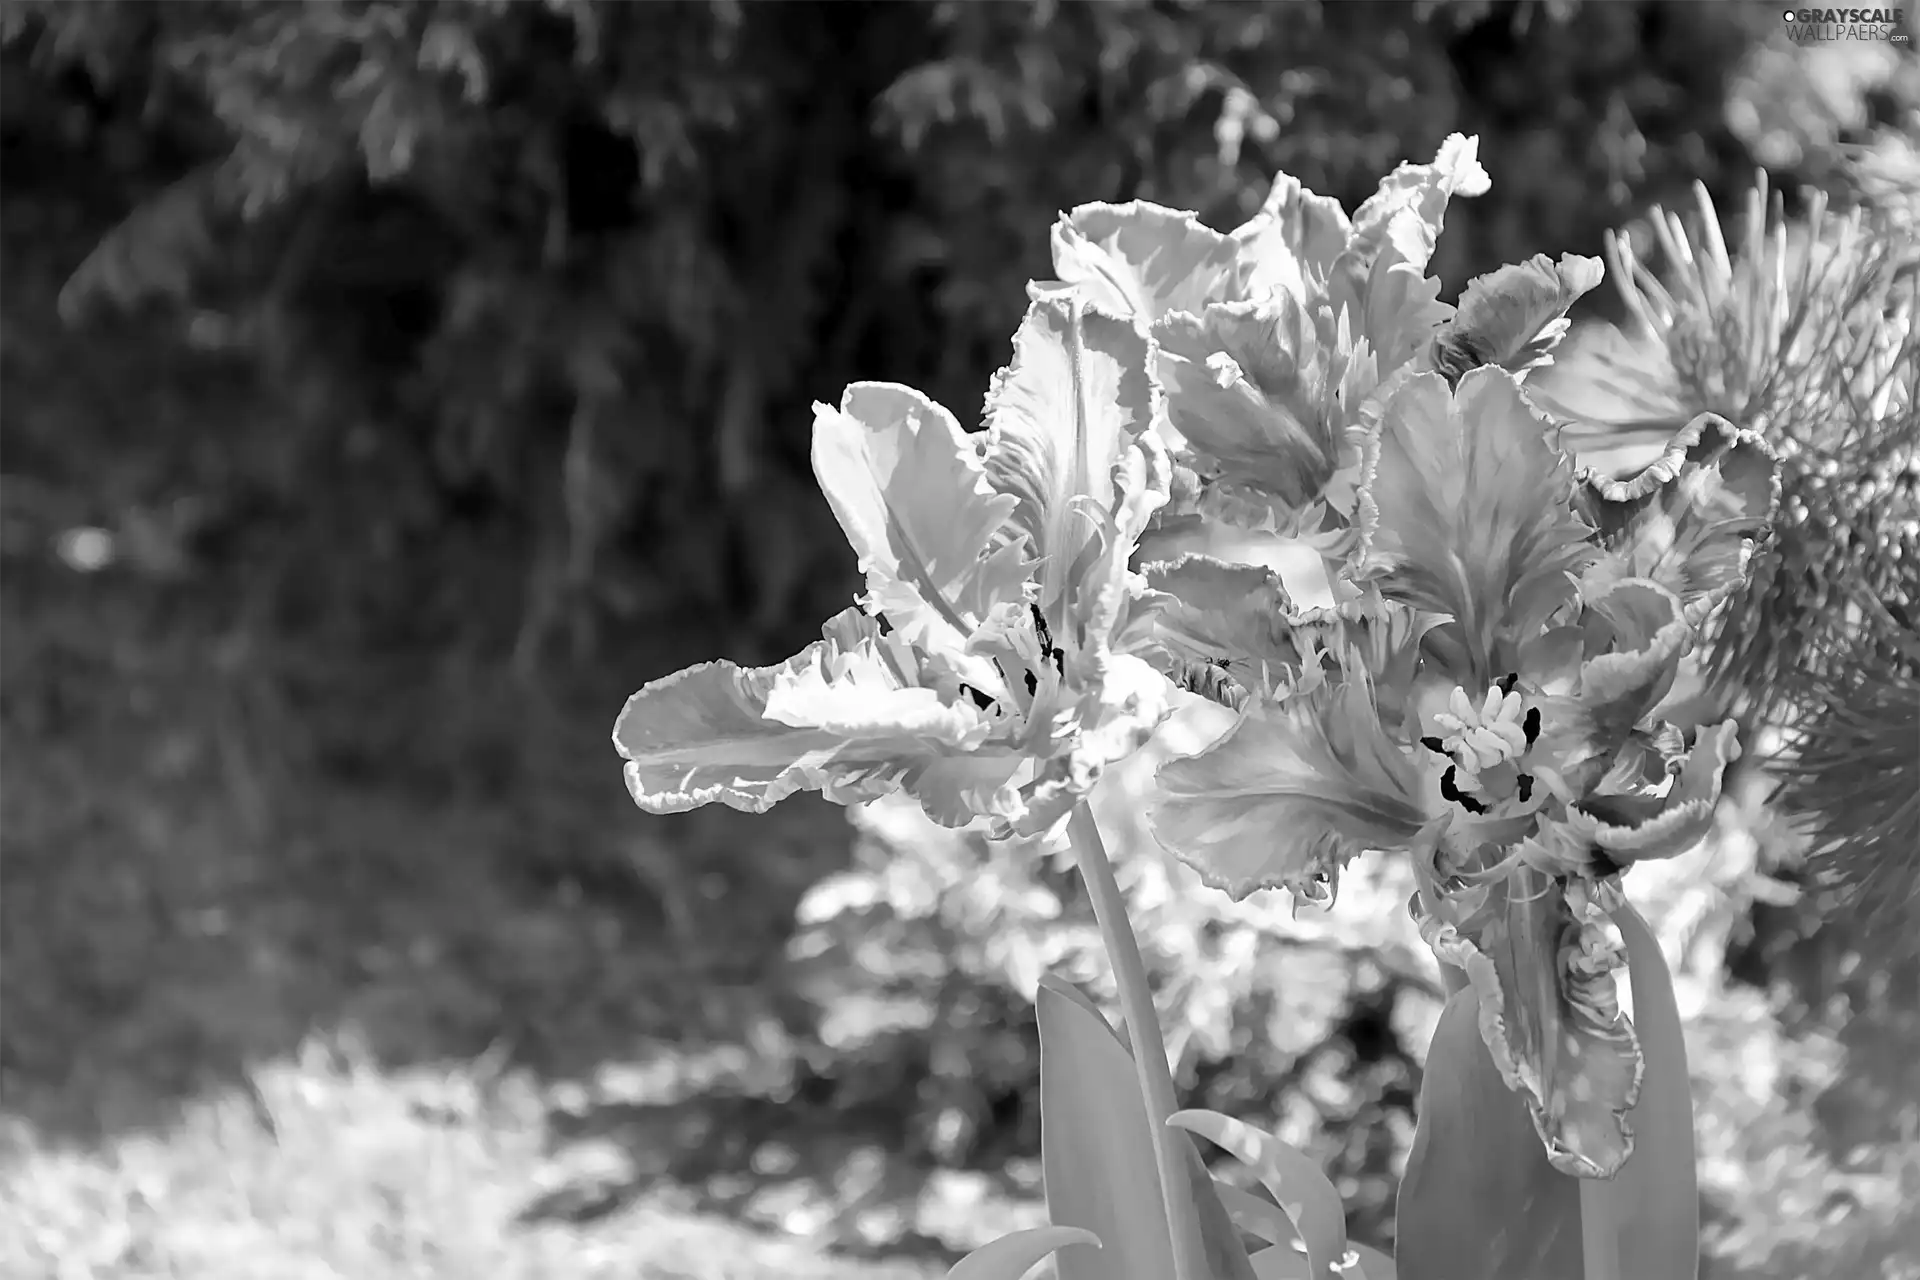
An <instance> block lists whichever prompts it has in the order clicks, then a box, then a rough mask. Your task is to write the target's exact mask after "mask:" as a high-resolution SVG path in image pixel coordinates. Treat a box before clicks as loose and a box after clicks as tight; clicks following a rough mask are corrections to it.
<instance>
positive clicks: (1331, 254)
mask: <svg viewBox="0 0 1920 1280" xmlns="http://www.w3.org/2000/svg"><path fill="white" fill-rule="evenodd" d="M1351 232H1352V224H1350V223H1349V222H1348V221H1347V212H1346V210H1344V209H1342V208H1341V207H1340V202H1339V201H1338V200H1335V199H1334V198H1333V197H1332V196H1321V195H1315V194H1314V193H1313V192H1311V191H1309V190H1307V189H1306V188H1305V187H1303V186H1301V185H1300V180H1299V179H1298V178H1295V177H1293V176H1291V175H1289V174H1285V173H1281V174H1276V175H1274V179H1273V186H1272V188H1270V189H1269V190H1268V192H1267V198H1266V201H1265V203H1263V204H1262V205H1261V206H1260V212H1259V213H1257V214H1255V215H1254V216H1253V217H1252V218H1250V219H1248V220H1247V221H1246V223H1245V224H1243V225H1242V226H1241V227H1239V228H1238V229H1237V230H1236V231H1234V233H1233V238H1234V240H1235V241H1237V242H1238V243H1239V244H1240V246H1241V254H1240V256H1241V261H1242V262H1243V263H1245V264H1246V268H1247V281H1246V284H1247V294H1248V296H1249V297H1252V298H1258V299H1264V298H1266V297H1267V296H1268V295H1269V294H1271V293H1272V292H1274V291H1275V290H1280V291H1284V292H1286V293H1289V294H1291V295H1293V297H1295V298H1297V299H1299V300H1300V301H1301V302H1303V303H1304V302H1307V301H1309V300H1311V299H1313V298H1315V297H1318V296H1320V295H1321V294H1323V293H1324V292H1326V287H1327V279H1328V277H1330V276H1331V275H1332V274H1333V263H1334V260H1335V259H1336V258H1338V257H1339V256H1340V253H1341V251H1342V250H1344V249H1345V248H1346V247H1347V237H1348V236H1349V234H1350V233H1351Z"/></svg>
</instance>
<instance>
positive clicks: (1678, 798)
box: [1566, 720, 1740, 875]
mask: <svg viewBox="0 0 1920 1280" xmlns="http://www.w3.org/2000/svg"><path fill="white" fill-rule="evenodd" d="M1739 758H1740V737H1739V727H1738V725H1737V724H1736V723H1735V722H1734V721H1732V720H1728V721H1725V722H1723V723H1721V724H1717V725H1714V726H1712V727H1711V728H1707V729H1702V730H1701V731H1700V734H1699V737H1698V738H1697V739H1696V740H1695V742H1694V745H1693V749H1692V750H1691V751H1689V752H1688V753H1687V754H1686V756H1685V757H1684V758H1683V760H1682V761H1681V762H1680V763H1679V765H1678V769H1679V771H1678V774H1677V775H1676V776H1675V777H1674V779H1673V785H1672V787H1671V788H1670V789H1669V790H1668V791H1667V794H1665V795H1664V796H1640V795H1617V796H1610V795H1595V796H1589V797H1587V798H1586V799H1585V800H1583V801H1582V802H1581V803H1580V804H1579V805H1578V806H1577V807H1576V808H1574V809H1572V810H1569V811H1568V813H1567V817H1566V827H1567V831H1568V834H1570V835H1572V836H1574V837H1576V838H1577V839H1578V840H1579V841H1580V842H1581V843H1583V844H1584V845H1585V846H1586V847H1587V848H1588V849H1590V850H1592V851H1594V852H1595V853H1596V854H1597V855H1598V858H1597V859H1596V861H1597V862H1598V866H1599V874H1602V875H1606V874H1610V873H1611V872H1612V871H1613V870H1615V869H1617V868H1624V867H1627V866H1631V865H1632V864H1633V863H1636V862H1644V861H1647V860H1649V859H1654V858H1676V857H1679V856H1680V855H1681V854H1683V853H1686V852H1687V851H1688V850H1690V849H1692V848H1693V847H1694V846H1695V845H1697V844H1699V843H1700V842H1701V841H1702V840H1704V839H1705V838H1706V837H1707V833H1708V832H1710V831H1712V830H1713V815H1714V810H1715V809H1716V808H1717V807H1718V806H1719V803H1720V786H1721V782H1722V781H1723V779H1724V778H1725V776H1726V772H1727V766H1728V765H1730V764H1732V763H1733V762H1734V761H1735V760H1738V759H1739Z"/></svg>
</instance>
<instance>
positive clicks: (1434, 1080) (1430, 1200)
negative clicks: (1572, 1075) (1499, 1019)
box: [1396, 989, 1583, 1280]
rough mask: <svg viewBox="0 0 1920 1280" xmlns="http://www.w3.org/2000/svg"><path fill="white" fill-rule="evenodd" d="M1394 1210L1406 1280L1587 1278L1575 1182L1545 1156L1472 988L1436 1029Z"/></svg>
mask: <svg viewBox="0 0 1920 1280" xmlns="http://www.w3.org/2000/svg"><path fill="white" fill-rule="evenodd" d="M1396 1219H1397V1222H1396V1234H1397V1237H1398V1248H1397V1249H1396V1254H1397V1256H1398V1260H1399V1261H1398V1267H1399V1280H1461V1277H1467V1276H1470V1277H1473V1280H1582V1277H1581V1271H1582V1267H1583V1262H1582V1257H1581V1246H1580V1189H1579V1185H1578V1183H1577V1182H1576V1181H1575V1180H1574V1179H1572V1178H1570V1177H1568V1176H1566V1175H1565V1174H1562V1173H1560V1172H1558V1171H1557V1170H1555V1169H1554V1167H1553V1166H1552V1165H1550V1164H1548V1163H1547V1153H1546V1148H1545V1147H1543V1146H1542V1145H1541V1143H1540V1136H1539V1134H1538V1133H1537V1132H1536V1131H1535V1130H1534V1126H1533V1120H1532V1118H1531V1117H1530V1116H1529V1115H1528V1114H1527V1105H1526V1103H1525V1101H1524V1100H1522V1099H1521V1097H1520V1095H1518V1094H1516V1093H1514V1092H1513V1091H1512V1090H1510V1089H1508V1088H1507V1086H1506V1083H1505V1082H1504V1081H1503V1080H1501V1078H1500V1072H1499V1069H1498V1068H1496V1067H1495V1066H1494V1064H1493V1058H1492V1057H1491V1055H1489V1054H1488V1052H1487V1046H1486V1042H1485V1041H1484V1040H1482V1039H1481V1036H1480V1027H1479V1004H1478V1002H1477V1000H1476V999H1475V997H1474V993H1473V992H1472V990H1470V989H1468V990H1462V991H1457V992H1455V993H1454V994H1453V995H1452V996H1451V997H1449V998H1448V1000H1447V1003H1446V1006H1445V1008H1443V1009H1442V1010H1441V1012H1440V1021H1439V1024H1438V1025H1437V1026H1436V1027H1435V1028H1434V1032H1433V1043H1432V1046H1431V1047H1430V1048H1429V1049H1428V1050H1427V1069H1426V1078H1425V1079H1424V1080H1423V1081H1422V1082H1421V1085H1420V1111H1419V1128H1418V1129H1417V1130H1416V1131H1415V1133H1414V1139H1413V1151H1412V1153H1411V1154H1410V1155H1409V1156H1408V1157H1407V1172H1406V1176H1405V1177H1404V1178H1402V1179H1401V1182H1400V1200H1399V1204H1398V1208H1397V1213H1396Z"/></svg>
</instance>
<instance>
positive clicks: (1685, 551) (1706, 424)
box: [1575, 413, 1780, 623]
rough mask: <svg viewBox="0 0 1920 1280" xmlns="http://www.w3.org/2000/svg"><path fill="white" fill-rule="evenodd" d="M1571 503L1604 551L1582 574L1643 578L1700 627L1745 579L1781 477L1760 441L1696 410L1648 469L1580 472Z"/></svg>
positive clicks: (1763, 534) (1768, 527)
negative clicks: (1660, 588)
mask: <svg viewBox="0 0 1920 1280" xmlns="http://www.w3.org/2000/svg"><path fill="white" fill-rule="evenodd" d="M1581 480H1582V483H1581V485H1580V486H1579V487H1578V489H1577V490H1576V495H1575V501H1576V504H1577V506H1578V509H1579V510H1580V511H1581V513H1582V514H1583V515H1584V516H1585V518H1586V519H1587V520H1588V521H1589V522H1590V523H1591V524H1593V525H1594V526H1595V527H1596V528H1597V529H1598V530H1599V531H1600V543H1601V545H1602V546H1603V547H1605V548H1606V549H1607V550H1608V551H1609V552H1610V553H1611V554H1610V555H1608V556H1607V557H1605V558H1604V559H1602V560H1601V561H1599V562H1598V563H1596V564H1595V566H1594V567H1593V569H1592V570H1590V573H1591V574H1599V575H1607V576H1630V577H1638V578H1651V579H1653V580H1654V581H1656V582H1659V583H1661V584H1662V585H1663V586H1666V587H1667V588H1669V589H1670V590H1672V591H1673V592H1675V593H1676V594H1677V595H1678V596H1679V597H1680V599H1681V602H1682V603H1683V604H1684V605H1685V606H1686V611H1687V616H1688V618H1689V619H1691V620H1693V621H1694V622H1695V623H1698V622H1700V621H1702V620H1704V619H1705V618H1706V616H1707V614H1708V613H1710V612H1711V611H1712V609H1713V607H1714V606H1715V605H1717V604H1718V603H1719V602H1720V601H1721V600H1723V599H1725V598H1726V597H1727V596H1728V595H1729V594H1730V593H1731V592H1733V591H1734V590H1735V589H1736V588H1738V587H1739V585H1740V584H1741V583H1742V582H1744V581H1745V580H1746V577H1747V572H1748V563H1749V561H1750V559H1751V557H1752V554H1753V551H1754V548H1755V547H1757V546H1759V545H1760V544H1761V543H1762V542H1764V541H1765V540H1766V539H1767V538H1768V536H1769V535H1770V533H1771V530H1772V519H1773V512H1774V508H1775V506H1776V504H1777V503H1778V501H1779V493H1780V477H1779V471H1778V467H1777V464H1776V462H1775V459H1774V456H1773V451H1772V450H1771V449H1770V448H1769V447H1768V446H1767V443H1766V441H1765V440H1763V439H1761V438H1760V437H1759V436H1758V435H1755V434H1754V433H1753V432H1750V431H1743V430H1741V429H1739V428H1737V427H1735V426H1734V425H1733V424H1732V423H1730V422H1728V421H1727V420H1726V419H1724V418H1722V417H1719V416H1718V415H1716V414H1711V413H1703V414H1700V415H1699V416H1698V417H1695V418H1694V419H1693V420H1692V421H1691V422H1689V423H1687V425H1686V426H1685V427H1683V428H1681V429H1680V430H1679V431H1678V432H1676V433H1674V435H1673V437H1672V438H1671V439H1670V440H1669V441H1668V442H1667V446H1666V448H1665V450H1664V451H1663V452H1662V453H1661V455H1660V457H1659V458H1658V459H1657V460H1655V461H1654V462H1653V463H1651V464H1649V465H1648V466H1645V467H1643V468H1641V469H1639V470H1638V471H1634V472H1630V473H1628V474H1625V475H1620V476H1609V475H1606V474H1603V473H1599V472H1593V471H1589V472H1585V473H1583V474H1582V476H1581Z"/></svg>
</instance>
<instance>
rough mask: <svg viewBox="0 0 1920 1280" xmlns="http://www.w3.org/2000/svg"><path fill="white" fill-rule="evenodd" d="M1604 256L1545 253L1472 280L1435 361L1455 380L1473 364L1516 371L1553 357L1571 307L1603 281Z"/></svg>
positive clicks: (1440, 341)
mask: <svg viewBox="0 0 1920 1280" xmlns="http://www.w3.org/2000/svg"><path fill="white" fill-rule="evenodd" d="M1605 273H1606V269H1605V268H1604V267H1603V266H1602V265H1601V263H1600V259H1598V258H1585V257H1581V256H1580V255H1579V254H1572V253H1568V254H1562V255H1561V257H1560V261H1559V262H1558V263H1556V262H1554V260H1553V259H1552V258H1550V257H1548V256H1547V255H1546V254H1544V253H1540V254H1535V255H1534V256H1533V257H1531V258H1529V259H1527V260H1526V261H1525V262H1519V263H1514V264H1511V265H1509V266H1504V267H1501V268H1500V269H1499V270H1498V271H1493V272H1490V273H1489V274H1487V275H1484V276H1480V277H1478V278H1477V279H1475V280H1473V281H1471V282H1469V283H1468V285H1467V287H1466V291H1465V292H1463V293H1462V294H1461V295H1460V306H1459V309H1458V311H1456V312H1455V314H1454V316H1453V318H1452V320H1451V321H1449V322H1448V324H1447V325H1446V327H1445V328H1444V329H1443V330H1442V331H1441V332H1440V334H1439V335H1438V336H1437V337H1435V339H1434V342H1433V353H1432V360H1433V367H1434V368H1435V369H1437V370H1439V371H1440V372H1441V373H1442V374H1444V375H1445V376H1446V379H1447V381H1449V382H1458V381H1459V380H1460V378H1461V376H1462V375H1464V374H1465V373H1466V372H1467V371H1468V370H1469V369H1477V368H1479V367H1480V366H1482V365H1489V364H1490V365H1498V366H1499V367H1500V368H1502V369H1505V370H1507V371H1508V372H1510V373H1513V374H1515V375H1524V374H1525V373H1526V372H1527V371H1528V370H1529V369H1535V368H1539V367H1540V366H1542V365H1546V364H1550V363H1552V361H1553V350H1554V348H1555V347H1557V346H1558V345H1559V344H1560V339H1561V338H1562V337H1564V336H1565V335H1566V332H1567V319H1566V315H1567V309H1568V308H1569V307H1571V306H1572V305H1573V304H1574V303H1575V302H1577V301H1578V300H1579V299H1580V297H1581V296H1582V295H1583V294H1586V293H1588V292H1589V291H1591V290H1592V289H1593V288H1594V287H1595V286H1597V285H1598V284H1599V283H1600V281H1601V278H1602V277H1603V276H1604V275H1605Z"/></svg>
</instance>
